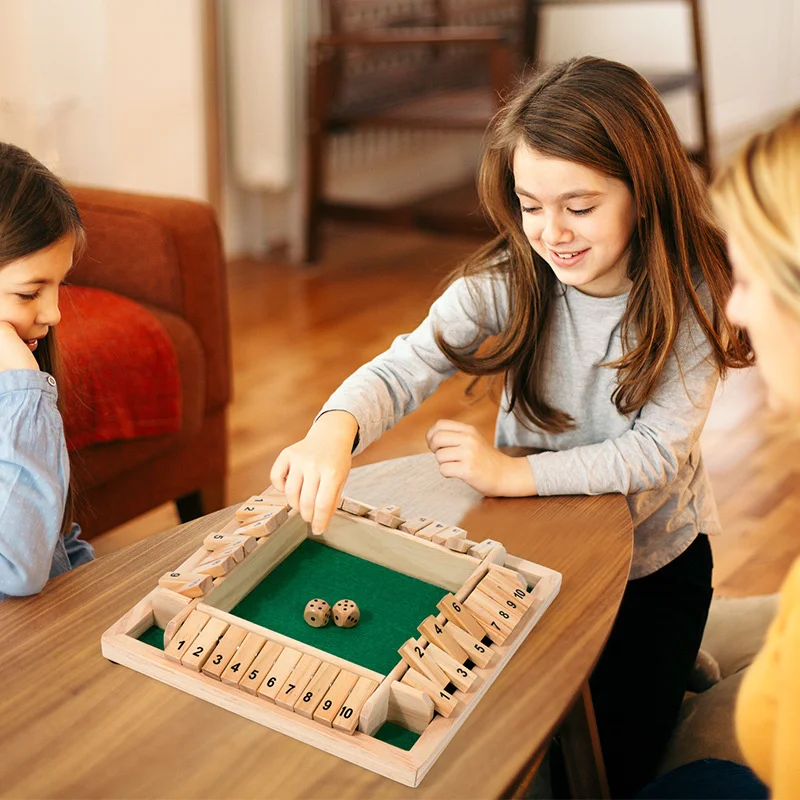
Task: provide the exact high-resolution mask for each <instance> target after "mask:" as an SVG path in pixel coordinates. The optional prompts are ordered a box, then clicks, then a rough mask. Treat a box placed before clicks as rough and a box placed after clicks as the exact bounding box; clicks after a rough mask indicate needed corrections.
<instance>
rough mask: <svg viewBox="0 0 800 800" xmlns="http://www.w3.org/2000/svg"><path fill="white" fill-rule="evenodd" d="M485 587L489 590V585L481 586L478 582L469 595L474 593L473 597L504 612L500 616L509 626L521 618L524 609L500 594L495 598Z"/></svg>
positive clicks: (512, 625)
mask: <svg viewBox="0 0 800 800" xmlns="http://www.w3.org/2000/svg"><path fill="white" fill-rule="evenodd" d="M486 589H489V590H490V591H491V587H490V586H488V585H487V586H481V584H480V583H479V584H478V585H477V586H476V587H475V588H474V589H473V590H472V592H471V593H470V597H472V595H475V598H476V599H478V600H480V601H481V602H484V603H486V604H487V605H489V604H491V605H493V606H496V607H497V608H498V610H499V611H502V612H504V613H502V614H501V615H500V616H502V617H503V619H505V620H507V621H508V624H509V625H511V627H512V628H513V627H514V626H515V625H516V624H517V623H518V622H519V621H520V620H521V619H522V616H523V614H524V613H525V609H524V608H522V607H521V606H519V605H517V604H516V603H515V602H514V601H513V600H511V599H510V598H509V599H508V600H506V599H503V597H502V595H501V597H500V599H497V597H492V596H491V594H490V592H487V591H486ZM467 599H469V598H467ZM465 602H466V601H465ZM506 614H507V615H508V616H507V617H506V616H505V615H506Z"/></svg>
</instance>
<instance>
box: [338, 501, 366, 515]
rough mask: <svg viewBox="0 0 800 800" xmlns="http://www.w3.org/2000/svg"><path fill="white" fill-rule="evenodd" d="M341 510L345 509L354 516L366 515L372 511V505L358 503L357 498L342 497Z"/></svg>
mask: <svg viewBox="0 0 800 800" xmlns="http://www.w3.org/2000/svg"><path fill="white" fill-rule="evenodd" d="M342 511H346V512H347V513H348V514H353V515H355V516H356V517H366V516H367V514H368V513H369V512H370V511H372V506H368V505H367V504H366V503H359V502H358V500H352V499H351V498H349V497H343V498H342Z"/></svg>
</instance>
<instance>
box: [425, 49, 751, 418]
mask: <svg viewBox="0 0 800 800" xmlns="http://www.w3.org/2000/svg"><path fill="white" fill-rule="evenodd" d="M520 144H524V145H526V146H527V147H529V148H530V149H532V150H535V151H536V152H537V153H540V154H542V155H544V156H547V157H550V158H559V159H564V160H567V161H572V162H575V163H577V164H581V165H582V166H585V167H588V168H590V169H593V170H595V171H597V172H600V173H602V174H603V175H607V176H610V177H612V178H616V179H618V180H621V181H623V182H624V183H625V184H626V185H627V186H628V188H629V189H630V191H631V193H632V195H633V198H634V204H635V208H636V212H637V218H638V223H637V227H636V229H635V230H634V233H633V237H632V240H631V244H630V259H629V267H628V277H629V278H630V280H631V281H632V288H631V291H630V295H629V299H628V304H627V307H626V310H625V313H624V315H623V318H622V328H621V333H622V342H623V355H622V357H621V358H619V359H618V360H617V361H614V362H612V363H610V364H608V365H607V366H611V367H615V368H616V369H617V387H616V389H615V390H614V393H613V396H612V399H613V401H614V403H615V405H616V407H617V409H618V410H619V412H620V413H621V414H630V413H632V412H634V411H637V410H638V409H640V408H641V407H642V406H643V405H644V404H645V403H646V402H647V401H648V400H649V399H650V397H651V396H652V394H653V392H654V391H655V389H656V387H657V385H658V381H659V377H660V375H661V372H662V370H663V368H664V365H665V363H666V361H667V358H668V356H669V354H670V352H671V351H672V348H673V345H674V343H675V338H676V336H677V333H678V327H679V325H680V321H681V319H682V317H683V316H684V314H685V313H687V311H688V309H691V311H692V313H693V314H694V315H695V317H696V318H697V321H698V323H699V324H700V326H701V328H702V330H703V331H704V333H705V335H706V337H707V338H708V340H709V342H710V344H711V347H712V352H713V357H714V360H715V361H716V364H717V366H718V367H719V370H720V373H721V374H723V375H724V373H725V371H726V369H727V368H728V367H739V366H745V365H747V364H749V363H750V362H751V354H750V347H749V344H748V342H747V339H746V336H745V335H744V334H743V333H742V332H741V331H738V330H736V329H735V328H734V327H733V326H732V325H731V324H730V323H729V322H728V321H727V319H726V318H725V316H724V314H723V313H722V310H723V308H724V306H725V302H726V300H727V297H728V295H729V294H730V291H731V285H732V279H731V270H730V265H729V264H728V261H727V258H726V255H725V244H724V237H723V234H722V232H721V231H720V229H719V227H718V226H717V224H716V222H715V221H714V218H713V216H712V214H711V211H710V206H709V202H708V199H707V196H706V192H705V190H704V189H702V188H701V186H700V183H699V181H698V180H697V179H696V178H695V176H694V175H693V174H692V169H691V166H690V164H689V160H688V158H687V156H686V154H685V152H684V150H683V147H682V146H681V142H680V140H679V138H678V134H677V132H676V130H675V127H674V125H673V124H672V121H671V120H670V118H669V115H668V114H667V111H666V109H665V107H664V104H663V103H662V102H661V99H660V98H659V96H658V94H657V93H656V91H655V90H654V89H653V87H652V86H651V85H650V84H649V83H648V82H647V81H646V80H645V79H644V78H643V77H642V76H641V75H639V74H638V73H637V72H636V71H634V70H632V69H631V68H629V67H626V66H625V65H623V64H619V63H617V62H614V61H606V60H604V59H599V58H592V57H584V58H578V59H573V60H571V61H566V62H564V63H562V64H558V65H556V66H554V67H552V68H550V69H548V70H547V71H545V72H543V73H541V74H539V75H537V76H534V77H533V78H532V79H531V80H527V81H523V82H522V83H521V84H520V86H519V88H518V89H517V90H516V91H515V92H514V93H513V95H512V96H511V97H510V98H509V99H508V101H507V102H506V103H505V105H504V107H503V108H502V109H501V110H500V111H499V112H498V113H497V115H496V116H495V118H494V120H493V121H492V123H491V124H490V125H489V128H488V130H487V138H486V147H485V152H484V156H483V159H482V163H481V166H480V171H479V175H478V188H479V193H480V198H481V204H482V206H483V208H484V211H485V212H486V214H487V215H488V216H489V218H490V219H491V221H492V222H493V224H494V225H495V227H496V228H497V230H498V231H499V235H498V236H497V237H496V238H495V239H494V240H493V241H491V242H489V243H488V244H486V245H485V246H484V247H482V248H481V249H480V250H478V252H477V253H475V254H474V255H473V256H472V257H471V258H469V259H468V260H467V262H466V263H465V264H463V265H462V266H461V267H459V269H458V270H456V272H455V273H453V275H451V280H455V279H456V278H458V277H462V276H464V277H470V276H476V275H479V274H483V273H487V272H495V273H499V274H501V275H502V276H503V277H504V278H505V280H506V283H507V285H508V293H509V302H510V315H509V319H508V324H507V327H506V329H505V330H504V331H503V332H502V333H501V334H500V335H499V336H498V337H497V338H496V339H495V340H493V341H492V342H491V343H490V346H489V347H488V349H485V350H481V351H479V352H478V353H477V354H475V355H469V354H466V353H465V352H464V351H463V350H460V349H457V348H454V347H451V346H449V345H448V344H447V342H446V340H445V339H444V335H443V332H441V331H438V332H437V342H438V344H439V346H440V347H441V349H442V351H443V352H444V353H445V355H446V356H447V357H448V358H449V359H450V361H452V363H453V364H454V366H456V367H457V368H458V369H460V370H462V371H464V372H467V373H469V374H472V375H476V376H482V375H496V374H503V373H505V375H506V385H507V388H508V392H509V406H510V407H509V409H508V410H509V412H513V413H515V414H516V416H517V418H518V419H520V421H522V422H523V423H524V424H526V423H527V421H530V422H533V423H535V424H536V425H538V426H539V427H540V428H542V429H544V430H546V431H548V432H551V433H558V432H561V431H565V430H567V429H569V428H571V427H573V420H572V418H571V417H570V416H569V415H568V414H566V413H565V412H563V411H561V410H559V409H557V408H554V407H553V406H551V405H549V404H548V403H547V402H545V400H544V394H543V389H544V387H543V386H542V385H541V376H542V375H543V374H544V370H543V368H542V367H543V363H544V359H545V354H546V349H547V338H548V331H549V318H550V310H551V306H552V298H553V296H554V294H555V292H556V291H557V289H558V281H557V279H556V277H555V275H554V273H553V271H552V269H551V268H550V267H549V265H548V264H547V262H546V261H545V260H544V259H543V258H541V257H540V256H539V255H538V254H537V253H536V252H534V251H533V249H532V248H531V245H530V243H529V242H528V240H527V238H526V237H525V234H524V232H523V229H522V212H521V210H520V204H519V201H518V199H517V197H516V195H515V194H514V174H513V170H512V163H513V162H512V160H513V156H514V151H515V149H516V148H517V146H519V145H520ZM702 279H704V280H705V281H706V283H707V285H708V288H709V291H710V293H711V297H712V300H713V312H712V316H711V319H709V317H708V315H707V314H706V313H705V311H704V310H703V308H702V306H701V303H700V300H699V298H698V295H697V292H696V290H695V285H696V284H697V283H698V282H699V281H700V280H702Z"/></svg>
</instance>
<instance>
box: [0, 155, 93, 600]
mask: <svg viewBox="0 0 800 800" xmlns="http://www.w3.org/2000/svg"><path fill="white" fill-rule="evenodd" d="M84 242H85V234H84V230H83V225H82V224H81V220H80V216H79V215H78V210H77V208H76V207H75V203H74V201H73V199H72V197H71V196H70V194H69V192H67V190H66V189H65V188H64V186H63V185H62V184H61V182H60V181H59V180H58V179H57V178H56V177H55V175H53V174H52V173H51V172H50V171H49V170H48V169H47V168H46V167H44V166H43V165H42V164H40V163H39V162H38V161H36V159H34V158H33V157H32V156H31V155H29V154H28V153H26V152H25V151H24V150H21V149H20V148H18V147H15V146H14V145H10V144H4V143H2V142H0V417H2V423H1V425H0V599H3V598H4V597H5V596H7V595H16V596H21V595H30V594H35V593H37V592H39V591H41V589H42V588H43V587H44V585H45V583H46V582H47V580H48V579H49V578H52V577H54V576H56V575H59V574H60V573H62V572H66V571H67V570H69V569H71V568H72V567H75V566H78V565H80V564H83V563H85V562H87V561H90V560H91V559H92V558H93V551H92V547H91V545H89V544H88V543H87V542H84V541H83V540H81V539H80V538H79V534H80V530H79V529H78V526H77V525H75V524H74V523H73V520H72V502H71V492H70V479H69V474H70V473H69V458H68V456H67V448H66V444H65V441H64V429H63V423H62V420H61V414H60V412H59V408H58V391H57V386H58V383H57V380H58V377H59V376H58V348H57V345H56V338H55V326H56V325H58V323H59V321H60V319H61V314H60V312H59V310H58V291H59V286H61V284H62V283H63V282H64V279H65V277H66V275H67V273H68V272H69V271H70V269H71V268H72V264H73V258H74V257H75V255H76V254H79V253H80V252H81V250H82V249H83V247H84Z"/></svg>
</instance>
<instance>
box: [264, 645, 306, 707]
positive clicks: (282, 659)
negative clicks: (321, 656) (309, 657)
mask: <svg viewBox="0 0 800 800" xmlns="http://www.w3.org/2000/svg"><path fill="white" fill-rule="evenodd" d="M302 656H303V654H302V653H301V652H300V651H299V650H292V648H291V647H284V648H283V650H282V651H281V654H280V655H279V656H278V658H277V659H276V660H275V663H274V664H273V665H272V669H271V670H270V671H269V672H268V673H267V676H266V677H265V678H264V680H263V681H262V682H261V686H259V687H258V696H259V697H263V698H265V699H266V700H275V697H276V696H277V694H278V692H279V691H280V690H281V688H282V687H283V684H284V683H286V679H287V678H288V677H289V676H290V675H291V674H292V670H293V669H294V668H295V667H296V666H297V662H298V661H299V660H300V659H301V658H302Z"/></svg>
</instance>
